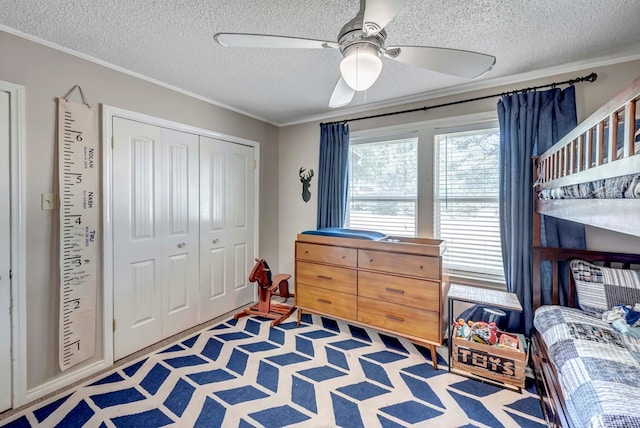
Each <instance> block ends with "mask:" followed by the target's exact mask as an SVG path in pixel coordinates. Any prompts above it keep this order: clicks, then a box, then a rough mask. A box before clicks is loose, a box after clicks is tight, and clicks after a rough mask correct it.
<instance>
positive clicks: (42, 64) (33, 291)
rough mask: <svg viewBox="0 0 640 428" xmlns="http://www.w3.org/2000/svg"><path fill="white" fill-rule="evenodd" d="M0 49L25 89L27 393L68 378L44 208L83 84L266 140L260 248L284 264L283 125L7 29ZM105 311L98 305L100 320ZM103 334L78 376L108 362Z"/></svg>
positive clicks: (95, 95)
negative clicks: (67, 117) (60, 113)
mask: <svg viewBox="0 0 640 428" xmlns="http://www.w3.org/2000/svg"><path fill="white" fill-rule="evenodd" d="M0 52H1V53H2V61H0V80H4V81H8V82H13V83H17V84H21V85H24V86H25V88H26V147H25V165H26V168H25V170H26V174H25V175H26V176H25V181H26V183H25V187H26V201H25V204H26V236H27V242H26V271H27V272H26V287H27V290H26V295H27V317H26V318H27V331H26V337H27V372H28V375H27V386H28V389H30V390H33V389H34V388H38V387H41V386H42V385H45V384H47V383H48V382H52V381H55V379H57V378H60V376H61V373H60V370H59V369H58V363H57V355H58V349H57V346H58V293H59V269H58V263H59V262H58V233H57V218H58V212H57V211H42V210H41V209H40V194H41V193H57V178H56V175H57V170H56V150H55V141H56V140H55V136H56V126H55V114H56V102H55V100H56V98H57V97H62V96H64V95H65V94H66V93H67V92H68V91H69V90H70V89H71V88H72V87H73V85H75V84H79V85H80V86H81V87H82V89H83V90H84V93H85V95H86V96H87V97H88V100H89V102H90V103H91V104H97V103H103V104H108V105H112V106H115V107H121V108H124V109H127V110H132V111H136V112H140V113H144V114H147V115H151V116H156V117H160V118H164V119H168V120H172V121H175V122H180V123H184V124H188V125H192V126H195V127H199V128H204V129H208V130H212V131H217V132H220V133H224V134H228V135H233V136H236V137H242V138H245V139H249V140H253V141H258V142H260V143H261V167H260V171H261V176H260V207H259V209H260V238H259V239H260V249H259V251H260V255H261V256H262V257H266V258H267V259H269V261H270V262H272V263H273V264H274V265H275V266H276V267H277V260H278V246H277V242H278V233H277V229H278V211H279V209H278V207H279V205H278V177H277V175H276V174H274V173H273V171H274V168H273V165H277V163H278V129H277V128H276V127H274V126H272V125H269V124H267V123H264V122H261V121H258V120H255V119H252V118H249V117H247V116H243V115H241V114H238V113H235V112H232V111H229V110H226V109H223V108H221V107H217V106H214V105H212V104H209V103H206V102H203V101H200V100H197V99H195V98H192V97H189V96H187V95H184V94H180V93H177V92H175V91H172V90H169V89H166V88H163V87H160V86H158V85H155V84H153V83H149V82H147V81H143V80H141V79H137V78H135V77H132V76H129V75H127V74H124V73H120V72H117V71H114V70H112V69H109V68H106V67H103V66H100V65H97V64H95V63H93V62H89V61H86V60H83V59H80V58H77V57H75V56H71V55H68V54H65V53H62V52H60V51H58V50H54V49H51V48H48V47H45V46H42V45H40V44H37V43H33V42H31V41H27V40H25V39H22V38H19V37H16V36H14V35H10V34H8V33H4V32H0ZM0 203H4V202H2V201H0ZM247 274H248V272H247ZM99 286H101V284H99ZM100 292H101V291H100V290H99V294H100ZM101 307H102V305H101V302H99V311H100V313H99V314H98V319H99V320H101V319H102V314H101ZM231 309H233V308H229V310H231ZM101 331H102V325H101V323H99V325H98V331H97V335H98V337H97V338H96V342H97V343H98V344H99V346H98V350H97V353H96V356H95V357H94V358H93V359H91V360H89V361H87V362H86V363H83V364H81V365H80V366H78V367H77V368H74V369H71V370H72V371H73V370H78V369H82V368H83V367H86V366H87V365H89V364H92V363H93V362H95V361H99V360H101V359H102V347H101V346H100V344H101V343H102V335H101ZM67 373H68V372H67Z"/></svg>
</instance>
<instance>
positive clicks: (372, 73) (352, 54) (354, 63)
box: [340, 43, 382, 91]
mask: <svg viewBox="0 0 640 428" xmlns="http://www.w3.org/2000/svg"><path fill="white" fill-rule="evenodd" d="M343 54H344V58H343V59H342V61H341V62H340V73H341V74H342V78H343V79H344V81H345V82H346V83H347V85H349V86H350V87H351V88H352V89H353V90H354V91H364V90H366V89H369V88H370V87H371V85H373V84H374V83H375V81H376V80H377V79H378V76H380V72H381V71H382V60H381V59H380V49H379V48H378V47H377V46H375V45H372V44H369V43H357V44H354V45H351V46H349V47H348V48H346V49H345V50H344V52H343Z"/></svg>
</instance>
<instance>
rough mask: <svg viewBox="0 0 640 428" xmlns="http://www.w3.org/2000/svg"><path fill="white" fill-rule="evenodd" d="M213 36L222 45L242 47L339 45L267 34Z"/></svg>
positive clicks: (321, 46)
mask: <svg viewBox="0 0 640 428" xmlns="http://www.w3.org/2000/svg"><path fill="white" fill-rule="evenodd" d="M213 38H214V39H215V41H216V42H218V43H219V44H221V45H222V46H227V47H240V48H293V49H323V48H337V47H338V43H336V42H329V41H325V40H314V39H302V38H299V37H285V36H271V35H267V34H247V33H217V34H216V35H214V36H213Z"/></svg>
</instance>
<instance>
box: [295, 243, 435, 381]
mask: <svg viewBox="0 0 640 428" xmlns="http://www.w3.org/2000/svg"><path fill="white" fill-rule="evenodd" d="M444 250H445V247H444V241H440V240H434V239H420V238H401V237H390V238H389V239H386V240H380V241H371V240H364V239H353V238H343V237H329V236H319V235H306V234H299V235H298V238H297V240H296V268H295V299H296V306H297V307H298V324H300V317H301V316H302V312H303V311H304V312H313V313H317V314H321V315H327V316H330V317H336V318H341V319H344V320H347V321H350V322H355V323H358V324H362V325H364V326H368V327H373V328H375V329H377V330H380V331H383V332H387V333H392V334H396V335H400V336H404V337H406V338H407V339H409V340H412V341H414V342H416V343H419V344H422V345H426V346H427V347H429V348H430V349H431V353H432V359H433V366H434V368H436V369H437V358H435V355H436V354H435V349H436V346H439V345H441V344H442V339H443V333H444V329H445V328H446V325H447V323H446V322H444V320H443V315H444V314H445V310H444V309H443V303H444V300H445V297H446V295H447V289H446V287H447V281H446V280H445V279H444V278H443V273H442V255H443V253H444Z"/></svg>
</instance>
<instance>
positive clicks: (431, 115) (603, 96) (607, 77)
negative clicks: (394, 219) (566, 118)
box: [279, 61, 640, 273]
mask: <svg viewBox="0 0 640 428" xmlns="http://www.w3.org/2000/svg"><path fill="white" fill-rule="evenodd" d="M591 71H594V72H596V73H597V74H598V79H597V81H596V82H595V83H581V84H578V85H576V103H577V114H578V122H580V121H582V120H584V119H585V118H586V117H587V116H589V115H590V114H591V113H593V112H594V111H595V110H597V109H598V108H599V107H600V106H602V104H604V103H605V102H606V101H608V100H609V99H610V98H612V97H613V96H614V95H616V94H617V93H618V92H620V91H621V90H622V89H624V88H625V87H626V86H628V85H629V84H630V83H631V82H632V81H633V80H634V79H635V78H636V77H638V76H639V75H640V61H632V62H627V63H622V64H616V65H610V66H605V67H596V68H591V69H587V70H584V71H582V72H580V71H578V72H571V73H567V74H561V75H557V76H553V77H549V78H546V79H538V80H532V81H527V82H520V83H517V84H514V85H510V86H501V87H497V88H492V89H487V90H482V91H475V92H469V93H466V94H459V95H455V96H449V97H443V98H439V99H433V100H428V101H424V102H420V103H411V104H405V105H400V106H396V107H393V108H387V109H380V110H371V111H367V112H363V113H360V114H358V115H355V116H354V117H358V116H368V115H373V114H378V113H387V112H392V111H400V110H405V109H413V108H419V107H422V106H425V105H436V104H441V103H447V102H451V101H457V100H462V99H466V98H475V97H480V96H483V95H489V94H494V93H502V92H505V91H508V90H514V89H520V88H525V87H531V86H536V85H542V84H547V83H551V82H554V81H563V80H568V79H571V78H574V77H576V76H583V75H586V74H589V73H590V72H591ZM497 102H498V98H491V99H487V100H482V101H476V102H472V103H466V104H459V105H455V106H450V107H445V108H439V109H434V110H429V111H427V112H416V113H410V114H403V115H397V116H387V117H384V118H378V119H367V120H363V121H356V122H351V123H350V124H349V127H350V131H351V133H354V132H358V131H361V130H365V129H375V128H385V127H397V126H399V125H402V124H412V123H419V122H424V121H436V120H439V119H443V118H447V117H453V116H463V115H472V114H481V113H483V112H492V111H495V110H496V104H497ZM348 118H349V116H336V117H335V118H333V120H344V119H348ZM324 121H325V122H328V121H329V119H325V120H324ZM319 141H320V127H319V123H318V122H312V123H305V124H299V125H292V126H288V127H283V128H281V129H280V153H281V154H282V156H281V158H280V166H279V168H280V206H282V207H287V208H286V209H285V210H281V212H280V221H279V224H280V266H281V268H282V269H285V270H287V271H288V272H292V273H293V272H294V262H293V259H294V241H295V238H296V234H297V233H300V232H301V231H303V230H305V229H314V228H315V226H316V209H317V202H316V196H317V191H316V189H317V183H316V180H315V177H314V180H313V181H312V187H311V188H312V193H313V195H312V200H311V201H309V203H308V204H304V203H302V201H301V199H300V195H299V187H300V182H299V180H298V179H297V171H298V169H299V168H300V166H303V165H304V166H305V167H306V168H313V169H314V170H316V169H317V167H318V155H319ZM425 191H426V190H425ZM423 196H426V195H423ZM426 211H427V212H422V213H419V216H431V215H432V214H431V211H430V210H426ZM419 222H422V223H426V224H428V223H429V222H428V221H426V220H425V219H419ZM587 245H588V247H589V248H590V249H594V250H600V251H621V252H629V253H640V238H636V237H632V236H629V235H622V234H620V233H614V232H608V231H604V230H601V229H596V228H593V227H587Z"/></svg>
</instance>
